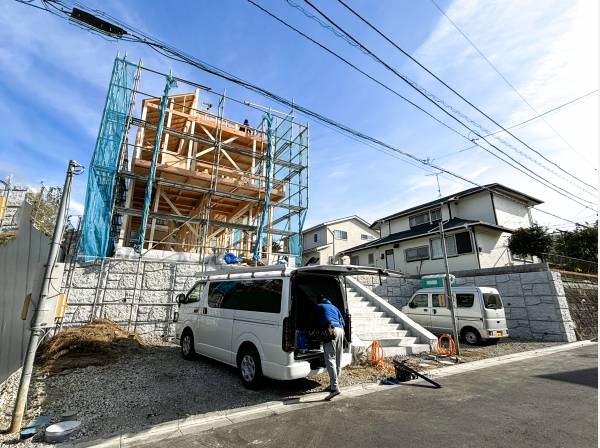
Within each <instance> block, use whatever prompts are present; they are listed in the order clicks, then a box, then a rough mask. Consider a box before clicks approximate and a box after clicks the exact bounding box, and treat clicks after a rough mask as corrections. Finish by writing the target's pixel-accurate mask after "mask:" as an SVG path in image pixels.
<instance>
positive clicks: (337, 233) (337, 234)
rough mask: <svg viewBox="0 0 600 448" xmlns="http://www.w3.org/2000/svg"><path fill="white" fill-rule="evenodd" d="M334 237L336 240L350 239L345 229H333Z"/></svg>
mask: <svg viewBox="0 0 600 448" xmlns="http://www.w3.org/2000/svg"><path fill="white" fill-rule="evenodd" d="M333 237H334V238H335V239H336V240H347V239H348V232H346V231H345V230H334V231H333Z"/></svg>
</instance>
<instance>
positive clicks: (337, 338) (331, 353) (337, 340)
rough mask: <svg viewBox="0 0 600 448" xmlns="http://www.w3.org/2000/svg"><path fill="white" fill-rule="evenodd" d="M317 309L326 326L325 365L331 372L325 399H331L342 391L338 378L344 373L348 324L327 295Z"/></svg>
mask: <svg viewBox="0 0 600 448" xmlns="http://www.w3.org/2000/svg"><path fill="white" fill-rule="evenodd" d="M317 309H318V312H319V323H320V324H321V325H322V326H323V327H324V329H325V335H326V338H325V342H323V351H324V352H325V366H326V367H327V373H328V374H329V381H330V387H329V395H328V396H327V398H325V400H327V401H329V400H331V399H332V398H333V397H335V396H337V395H339V394H340V393H341V392H340V386H339V384H338V380H339V378H340V375H341V373H342V368H341V363H342V352H343V349H344V326H345V325H346V324H345V322H344V316H343V315H342V313H341V312H340V310H339V309H338V308H337V307H336V306H335V305H334V304H333V303H331V301H330V300H329V299H327V298H326V297H324V296H320V297H319V303H318V304H317Z"/></svg>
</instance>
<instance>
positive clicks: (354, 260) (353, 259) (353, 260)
mask: <svg viewBox="0 0 600 448" xmlns="http://www.w3.org/2000/svg"><path fill="white" fill-rule="evenodd" d="M350 264H353V265H355V266H356V265H359V264H360V262H359V261H358V255H352V256H351V257H350Z"/></svg>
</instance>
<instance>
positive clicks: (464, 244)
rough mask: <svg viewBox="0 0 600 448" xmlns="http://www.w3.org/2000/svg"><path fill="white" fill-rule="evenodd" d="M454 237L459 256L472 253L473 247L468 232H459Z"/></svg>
mask: <svg viewBox="0 0 600 448" xmlns="http://www.w3.org/2000/svg"><path fill="white" fill-rule="evenodd" d="M455 237H456V251H457V252H458V253H459V254H470V253H471V252H473V245H472V244H471V234H470V233H469V232H461V233H457V234H456V235H455Z"/></svg>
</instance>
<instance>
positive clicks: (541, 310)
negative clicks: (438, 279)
mask: <svg viewBox="0 0 600 448" xmlns="http://www.w3.org/2000/svg"><path fill="white" fill-rule="evenodd" d="M455 276H456V283H455V286H490V287H493V288H496V289H498V291H499V292H500V295H501V296H502V300H503V302H504V307H505V312H506V319H507V325H508V329H509V333H510V335H511V336H513V337H518V338H524V339H534V340H543V341H562V342H572V341H575V340H577V337H576V333H575V326H576V325H575V323H574V322H573V319H572V317H571V312H570V309H569V303H568V301H567V298H566V295H565V288H564V285H563V281H562V278H561V274H560V273H558V272H553V271H550V270H549V269H548V267H547V265H545V264H541V263H540V264H536V265H526V266H510V267H503V268H493V269H481V270H477V271H461V272H456V273H455ZM357 279H358V280H359V281H360V282H361V283H363V284H364V285H366V286H368V287H369V288H371V290H372V291H373V292H375V293H376V294H377V295H379V296H380V297H382V298H383V299H385V300H386V301H388V302H389V303H390V304H392V305H394V306H395V307H397V308H401V307H402V306H404V305H406V304H407V303H408V300H409V299H410V297H411V296H412V294H414V292H415V291H416V290H417V289H419V287H420V280H419V279H418V278H416V277H406V278H392V277H382V279H381V284H380V280H379V277H377V276H358V277H357ZM596 296H597V289H596Z"/></svg>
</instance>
